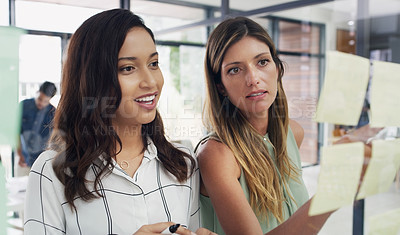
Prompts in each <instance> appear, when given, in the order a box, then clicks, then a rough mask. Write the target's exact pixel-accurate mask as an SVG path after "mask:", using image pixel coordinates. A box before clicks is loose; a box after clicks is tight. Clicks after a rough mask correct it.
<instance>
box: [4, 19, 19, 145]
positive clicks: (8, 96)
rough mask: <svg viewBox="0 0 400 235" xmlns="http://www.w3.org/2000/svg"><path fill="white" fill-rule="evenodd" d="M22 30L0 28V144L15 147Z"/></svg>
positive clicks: (17, 127) (17, 123) (17, 126)
mask: <svg viewBox="0 0 400 235" xmlns="http://www.w3.org/2000/svg"><path fill="white" fill-rule="evenodd" d="M23 33H24V31H23V30H21V29H19V28H15V27H4V26H0V81H1V83H0V107H5V110H6V112H3V115H0V144H4V145H10V146H11V147H15V146H16V144H17V143H18V142H17V141H18V132H19V128H20V108H19V105H18V85H19V84H18V70H19V42H20V36H21V35H22V34H23Z"/></svg>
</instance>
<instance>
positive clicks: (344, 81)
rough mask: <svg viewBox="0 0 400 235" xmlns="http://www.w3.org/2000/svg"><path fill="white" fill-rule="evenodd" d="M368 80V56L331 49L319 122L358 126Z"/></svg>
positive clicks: (320, 101) (317, 116)
mask: <svg viewBox="0 0 400 235" xmlns="http://www.w3.org/2000/svg"><path fill="white" fill-rule="evenodd" d="M368 80H369V60H368V59H365V58H363V57H360V56H356V55H351V54H347V53H343V52H338V51H329V52H327V64H326V72H325V79H324V85H323V87H322V89H321V95H320V97H319V100H318V105H317V112H316V116H315V121H317V122H328V123H335V124H343V125H357V123H358V120H359V118H360V115H361V110H362V107H363V103H364V99H365V94H366V91H367V86H368Z"/></svg>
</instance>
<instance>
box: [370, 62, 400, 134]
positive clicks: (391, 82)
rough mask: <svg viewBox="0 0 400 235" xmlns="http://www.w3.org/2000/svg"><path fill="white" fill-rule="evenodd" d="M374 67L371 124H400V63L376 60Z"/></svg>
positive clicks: (375, 125)
mask: <svg viewBox="0 0 400 235" xmlns="http://www.w3.org/2000/svg"><path fill="white" fill-rule="evenodd" d="M372 68H373V75H372V80H371V97H370V98H371V120H370V124H371V126H372V127H383V126H400V118H399V117H400V109H399V107H400V92H399V87H400V79H399V74H400V64H396V63H389V62H382V61H374V63H373V67H372Z"/></svg>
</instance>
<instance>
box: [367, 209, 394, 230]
mask: <svg viewBox="0 0 400 235" xmlns="http://www.w3.org/2000/svg"><path fill="white" fill-rule="evenodd" d="M368 223H369V232H368V235H397V234H398V232H399V231H400V208H399V209H396V210H391V211H388V212H385V213H382V214H379V215H375V216H371V217H370V218H369V219H368Z"/></svg>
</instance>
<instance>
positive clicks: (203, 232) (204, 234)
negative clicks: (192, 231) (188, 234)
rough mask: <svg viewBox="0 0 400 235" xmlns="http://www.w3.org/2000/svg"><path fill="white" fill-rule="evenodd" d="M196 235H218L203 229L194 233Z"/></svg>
mask: <svg viewBox="0 0 400 235" xmlns="http://www.w3.org/2000/svg"><path fill="white" fill-rule="evenodd" d="M196 235H218V234H216V233H213V232H211V231H210V230H208V229H205V228H199V229H197V231H196Z"/></svg>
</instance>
